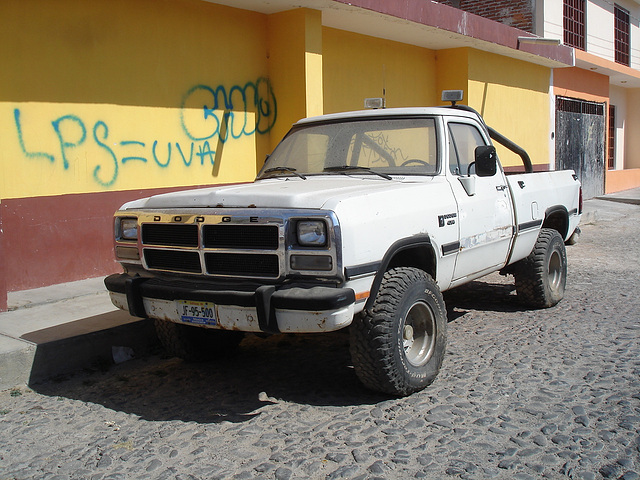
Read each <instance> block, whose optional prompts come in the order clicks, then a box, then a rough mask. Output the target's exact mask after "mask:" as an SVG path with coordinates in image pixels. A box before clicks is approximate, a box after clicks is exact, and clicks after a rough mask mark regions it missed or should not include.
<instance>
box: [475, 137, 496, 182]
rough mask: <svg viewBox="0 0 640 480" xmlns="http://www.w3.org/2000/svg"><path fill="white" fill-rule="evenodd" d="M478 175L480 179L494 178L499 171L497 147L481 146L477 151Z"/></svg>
mask: <svg viewBox="0 0 640 480" xmlns="http://www.w3.org/2000/svg"><path fill="white" fill-rule="evenodd" d="M475 164H476V175H478V176H479V177H493V176H494V175H495V174H496V173H497V171H498V156H497V155H496V147H494V146H492V145H481V146H479V147H476V151H475Z"/></svg>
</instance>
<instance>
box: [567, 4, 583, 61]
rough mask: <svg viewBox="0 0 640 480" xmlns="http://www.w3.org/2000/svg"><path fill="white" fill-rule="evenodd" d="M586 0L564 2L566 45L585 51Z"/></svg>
mask: <svg viewBox="0 0 640 480" xmlns="http://www.w3.org/2000/svg"><path fill="white" fill-rule="evenodd" d="M584 12H585V0H564V8H563V15H562V16H563V19H562V24H563V28H564V44H565V45H569V46H570V47H575V48H579V49H580V50H585V42H584V35H585V28H584V26H585V18H584V17H585V15H584Z"/></svg>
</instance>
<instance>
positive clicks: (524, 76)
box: [468, 50, 551, 167]
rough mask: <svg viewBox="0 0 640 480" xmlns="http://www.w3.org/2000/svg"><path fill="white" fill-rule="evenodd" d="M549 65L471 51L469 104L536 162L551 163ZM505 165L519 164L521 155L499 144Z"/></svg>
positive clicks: (499, 153) (499, 150)
mask: <svg viewBox="0 0 640 480" xmlns="http://www.w3.org/2000/svg"><path fill="white" fill-rule="evenodd" d="M550 74H551V72H550V70H549V69H548V68H546V67H542V66H539V65H534V64H531V63H526V62H523V61H519V60H514V59H511V58H507V57H503V56H500V55H494V54H491V53H487V52H482V51H479V50H469V90H468V98H469V105H470V106H472V107H473V108H475V109H476V110H478V111H479V112H480V114H481V115H482V116H483V117H484V119H485V122H486V123H487V125H490V126H491V127H493V128H495V129H496V130H497V131H498V132H500V133H502V134H503V135H505V136H506V137H507V138H509V139H510V140H512V141H514V142H515V143H517V144H518V145H519V146H521V147H522V148H524V149H525V150H526V151H527V153H528V154H529V156H530V157H531V161H532V162H533V164H534V165H535V164H544V165H547V164H549V141H550V135H551V125H550V122H551V118H550V103H549V102H550V98H549V80H550ZM498 147H499V148H498V155H499V156H500V160H501V162H502V164H503V165H504V166H507V167H510V166H520V165H522V161H521V160H520V157H518V156H517V155H515V154H513V153H512V152H510V151H509V150H506V149H504V148H503V147H500V146H498Z"/></svg>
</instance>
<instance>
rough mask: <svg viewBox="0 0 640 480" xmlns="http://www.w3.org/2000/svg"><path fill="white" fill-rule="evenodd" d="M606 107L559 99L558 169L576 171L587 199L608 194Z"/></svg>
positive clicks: (557, 112)
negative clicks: (606, 187)
mask: <svg viewBox="0 0 640 480" xmlns="http://www.w3.org/2000/svg"><path fill="white" fill-rule="evenodd" d="M604 105H605V104H604V103H595V102H587V101H585V100H578V99H574V98H566V97H558V98H557V99H556V139H555V140H556V141H555V144H556V170H566V169H568V170H574V171H575V172H576V174H577V175H578V178H579V179H580V183H582V193H583V195H584V198H585V199H587V198H593V197H597V196H598V195H602V194H603V193H604V168H605V157H604V154H605V151H604V146H605V116H604Z"/></svg>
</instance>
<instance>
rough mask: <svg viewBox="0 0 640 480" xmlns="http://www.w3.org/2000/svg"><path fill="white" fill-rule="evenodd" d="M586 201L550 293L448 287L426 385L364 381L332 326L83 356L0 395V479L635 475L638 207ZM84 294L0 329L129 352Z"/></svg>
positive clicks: (503, 283) (639, 446)
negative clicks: (554, 297)
mask: <svg viewBox="0 0 640 480" xmlns="http://www.w3.org/2000/svg"><path fill="white" fill-rule="evenodd" d="M635 198H638V197H637V196H636V197H635ZM586 210H587V214H586V215H585V222H586V223H587V224H586V225H584V226H583V235H582V237H581V239H580V241H579V243H578V244H577V245H575V246H572V247H569V248H568V257H569V278H568V284H567V293H566V297H565V299H564V300H563V301H562V302H561V303H560V304H559V305H558V306H556V307H554V308H552V309H548V310H525V309H522V308H521V307H520V305H519V304H518V302H517V301H516V299H515V297H514V295H513V291H512V290H513V288H512V281H511V279H510V278H504V277H500V276H499V275H492V276H489V277H487V278H485V279H483V280H482V281H476V282H473V283H472V284H470V285H468V286H464V287H461V288H459V289H456V290H454V291H452V292H448V293H447V294H446V297H445V300H446V302H447V305H448V310H449V318H450V323H449V334H448V336H449V344H448V351H447V356H446V359H445V363H444V365H443V369H442V371H441V373H440V375H439V377H438V378H437V379H436V381H435V382H434V384H433V385H431V386H430V387H428V388H427V389H425V390H424V391H422V392H419V393H416V394H414V395H412V396H410V397H407V398H401V399H396V398H389V397H384V396H380V395H377V394H372V393H370V392H368V391H366V390H364V389H363V388H362V387H361V386H360V384H359V383H358V381H357V379H356V377H355V374H354V373H353V369H352V368H351V366H350V361H349V355H348V347H347V344H348V336H346V335H345V334H344V333H341V332H337V333H334V334H329V335H299V336H286V335H277V336H272V337H269V338H267V339H260V338H258V337H254V336H250V337H247V338H246V339H245V340H244V341H243V343H242V345H241V351H240V355H238V356H237V357H235V358H233V359H228V360H224V361H218V362H215V363H210V364H200V365H193V364H186V363H184V362H182V361H180V360H177V359H169V358H164V357H163V356H161V355H158V354H157V353H156V354H153V353H152V354H138V357H140V358H136V359H134V360H131V361H128V362H124V363H120V364H118V365H115V366H112V365H110V362H107V361H104V360H103V361H95V362H91V363H86V362H85V363H84V365H82V367H84V370H83V371H81V372H79V373H76V374H74V375H70V376H59V375H58V376H57V377H55V378H54V379H53V380H49V381H47V382H41V383H32V385H31V388H27V387H24V386H23V385H19V384H16V385H18V386H16V387H14V388H11V389H6V390H4V391H2V392H0V478H1V479H9V478H20V479H22V478H61V479H62V478H95V479H96V480H98V479H107V478H237V479H244V478H247V479H248V478H265V479H274V478H275V479H296V478H322V479H334V478H336V479H337V478H362V479H373V478H505V479H506V478H509V479H512V478H519V479H528V478H532V479H533V478H578V479H601V478H607V479H608V478H622V479H625V480H631V479H637V478H640V477H639V475H638V474H639V473H640V341H639V340H640V314H639V312H640V282H639V281H638V280H640V263H639V258H640V209H639V208H638V207H637V205H631V204H628V203H614V202H610V201H607V200H590V201H589V202H587V209H586ZM87 283H91V282H87ZM78 285H79V284H78ZM78 285H69V286H68V287H67V289H66V290H65V289H63V291H68V290H69V289H72V291H74V292H76V293H79V286H78ZM83 285H84V283H83ZM96 285H98V284H96ZM88 290H89V291H88V292H87V293H86V294H82V295H80V296H79V297H78V298H76V299H62V300H59V301H54V302H53V303H44V304H43V305H33V306H31V307H30V308H27V307H25V306H23V307H21V308H18V309H16V310H14V311H12V312H6V313H3V314H0V329H2V330H3V331H6V330H7V328H8V327H3V326H2V325H4V323H5V319H7V318H8V320H9V323H11V324H12V325H14V326H13V327H12V328H17V327H15V325H23V327H22V328H23V331H24V333H21V334H19V335H18V334H14V335H13V339H14V340H15V339H21V340H20V341H21V342H23V343H27V342H25V340H26V341H28V340H29V339H32V340H35V341H28V343H30V344H31V345H32V346H33V348H34V349H35V350H36V351H37V350H38V349H40V348H41V346H42V345H47V344H51V343H53V344H54V345H55V342H63V341H69V342H70V343H69V345H67V346H64V345H63V346H64V347H65V348H58V349H56V348H51V347H50V348H49V351H50V352H54V351H57V352H58V356H61V355H64V356H66V357H73V356H74V355H75V353H74V354H73V355H70V354H69V353H68V352H69V351H71V350H68V348H70V346H71V345H73V344H75V343H83V344H89V345H94V344H95V345H96V348H95V350H97V349H98V346H99V348H102V346H107V347H113V346H116V347H122V346H124V347H128V348H131V349H132V350H133V352H134V353H137V350H139V348H140V347H139V345H138V343H136V341H134V342H132V343H130V344H129V345H125V343H126V342H125V341H123V340H121V339H122V337H120V336H116V337H110V338H107V339H106V341H103V340H104V339H101V340H100V341H98V339H99V338H100V337H101V336H104V335H105V334H104V333H101V332H105V331H107V332H108V331H112V330H113V329H111V328H103V327H105V325H108V324H109V321H120V322H122V323H121V324H120V326H127V327H126V328H125V329H128V326H129V325H131V324H134V325H146V326H147V327H148V324H146V323H145V322H137V321H134V322H129V321H128V320H127V319H126V318H124V319H123V318H122V317H118V315H120V312H115V313H114V312H113V310H109V306H108V304H107V303H105V302H104V300H106V299H105V298H102V297H103V294H100V293H96V292H93V293H91V288H89V289H88ZM40 293H42V292H40ZM64 296H65V295H64V294H63V298H64ZM66 296H68V295H66ZM27 297H29V298H30V299H31V302H32V303H36V304H37V303H40V302H38V301H37V300H36V297H35V296H33V295H27ZM51 297H52V298H53V297H54V296H51ZM15 298H17V297H15ZM99 299H100V300H99ZM54 300H55V298H54ZM10 301H11V299H10ZM22 301H24V300H22ZM106 302H108V300H106ZM63 307H64V308H63ZM105 308H106V309H107V311H103V310H104V309H105ZM60 312H63V315H62V317H60V318H71V320H70V321H69V322H67V323H68V324H69V325H67V327H68V330H67V334H66V340H65V338H63V337H65V335H63V334H61V333H60V328H61V324H59V323H58V324H56V322H59V320H56V319H58V318H59V317H58V315H59V313H60ZM65 312H66V313H65ZM116 314H118V315H116ZM65 315H66V316H65ZM110 316H111V317H110ZM78 317H79V318H78ZM117 317H118V318H117ZM87 320H90V321H89V322H88V323H92V325H93V326H92V327H91V328H87V331H86V332H85V333H82V332H80V331H79V330H77V329H78V328H80V327H83V324H84V323H87ZM129 320H130V319H129ZM41 321H42V322H46V321H49V322H50V323H46V324H45V325H46V328H42V327H40V326H39V325H40V324H39V323H38V322H41ZM29 322H33V323H29ZM101 328H102V329H101ZM34 329H35V330H34ZM51 329H53V331H52V330H51ZM54 332H57V333H58V337H57V339H56V338H55V336H54V340H52V341H48V340H49V338H48V337H47V335H48V334H52V333H54ZM18 333H20V332H19V331H18ZM36 334H37V335H36ZM45 334H47V335H45ZM74 334H76V335H74ZM38 335H41V336H42V337H40V339H39V338H38ZM5 336H6V335H5ZM77 337H80V338H79V339H78V338H77ZM82 337H84V338H82ZM7 338H9V337H7ZM69 338H76V340H75V341H70V340H69ZM135 338H137V339H141V338H147V339H148V336H146V335H145V334H144V332H139V334H138V335H137V336H135ZM39 341H40V342H41V343H38V342H39ZM57 346H58V347H60V346H61V344H60V343H58V344H57ZM145 348H148V349H152V348H153V347H152V346H147V347H145ZM142 350H144V348H142ZM106 352H107V353H106V354H108V355H113V353H114V352H116V353H117V355H116V356H120V355H122V352H125V354H126V353H127V352H129V353H130V351H129V350H127V349H126V348H125V349H116V350H113V349H111V348H106ZM83 355H86V353H83V352H78V356H79V357H81V358H83V360H84V361H86V360H87V359H88V356H87V357H83ZM36 357H37V355H36ZM54 357H55V355H52V356H51V358H50V359H49V360H43V361H41V362H40V363H41V364H43V365H46V364H48V363H50V362H53V361H54V360H55V359H54ZM125 357H126V355H125ZM6 358H7V355H6V354H5V353H3V354H2V355H1V356H0V366H1V365H4V364H5V363H4V362H5V359H6ZM66 366H68V364H66ZM41 368H44V367H41ZM74 368H75V369H76V370H77V367H74ZM58 373H60V372H58ZM46 376H51V375H43V377H46Z"/></svg>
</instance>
